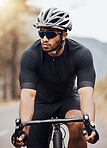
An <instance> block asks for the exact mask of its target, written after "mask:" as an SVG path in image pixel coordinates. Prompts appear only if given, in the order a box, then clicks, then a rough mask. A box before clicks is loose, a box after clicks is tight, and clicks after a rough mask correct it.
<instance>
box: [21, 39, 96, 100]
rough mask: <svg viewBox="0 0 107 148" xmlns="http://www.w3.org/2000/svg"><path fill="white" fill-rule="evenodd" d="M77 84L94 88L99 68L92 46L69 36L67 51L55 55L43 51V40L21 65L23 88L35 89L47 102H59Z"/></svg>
mask: <svg viewBox="0 0 107 148" xmlns="http://www.w3.org/2000/svg"><path fill="white" fill-rule="evenodd" d="M76 76H77V87H78V89H79V88H81V87H87V86H89V87H94V83H95V70H94V66H93V59H92V55H91V52H90V50H89V49H87V48H86V47H84V46H83V45H81V44H80V43H78V42H76V41H74V40H72V39H68V38H66V40H65V48H64V51H63V53H62V54H61V55H60V56H58V57H51V56H50V55H49V54H48V53H47V52H45V51H43V50H42V46H41V41H40V40H37V41H36V42H34V43H32V44H31V45H30V46H29V47H28V48H27V49H26V50H25V51H24V52H23V55H22V59H21V66H20V75H19V78H20V85H21V89H23V88H28V89H35V90H36V91H37V96H39V98H41V99H42V100H45V101H46V102H56V101H58V100H60V99H62V98H64V96H66V95H67V94H69V93H72V91H73V90H74V88H75V79H76Z"/></svg>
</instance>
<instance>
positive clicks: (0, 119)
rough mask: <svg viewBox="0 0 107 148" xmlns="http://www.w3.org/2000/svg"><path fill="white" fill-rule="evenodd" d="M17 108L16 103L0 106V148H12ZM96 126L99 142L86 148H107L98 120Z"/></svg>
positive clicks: (103, 129) (102, 127)
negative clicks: (11, 140)
mask: <svg viewBox="0 0 107 148" xmlns="http://www.w3.org/2000/svg"><path fill="white" fill-rule="evenodd" d="M18 106H19V103H18V102H17V103H14V104H9V105H8V106H7V105H6V106H4V107H3V106H2V107H1V106H0V148H13V145H12V144H11V142H10V139H11V135H12V132H13V131H14V127H15V124H14V120H15V118H16V117H18ZM96 124H97V129H98V131H99V134H100V140H99V142H98V143H96V144H94V145H92V144H89V145H88V148H107V131H106V129H105V128H104V126H103V124H102V123H101V121H100V120H99V119H98V118H97V119H96ZM67 139H68V134H67V137H66V140H65V143H67Z"/></svg>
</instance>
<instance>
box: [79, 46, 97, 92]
mask: <svg viewBox="0 0 107 148" xmlns="http://www.w3.org/2000/svg"><path fill="white" fill-rule="evenodd" d="M77 63H78V64H77V86H78V89H79V88H81V87H88V86H89V87H93V88H94V84H95V69H94V65H93V58H92V54H91V52H90V50H88V49H86V48H85V49H84V50H82V51H81V52H80V53H79V55H78V60H77Z"/></svg>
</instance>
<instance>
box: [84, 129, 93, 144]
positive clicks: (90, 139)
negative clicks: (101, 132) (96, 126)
mask: <svg viewBox="0 0 107 148" xmlns="http://www.w3.org/2000/svg"><path fill="white" fill-rule="evenodd" d="M83 135H84V136H85V139H86V140H87V141H88V142H89V143H93V141H94V137H95V135H96V133H95V132H94V131H93V132H92V133H91V135H90V136H88V133H87V131H86V130H84V131H83Z"/></svg>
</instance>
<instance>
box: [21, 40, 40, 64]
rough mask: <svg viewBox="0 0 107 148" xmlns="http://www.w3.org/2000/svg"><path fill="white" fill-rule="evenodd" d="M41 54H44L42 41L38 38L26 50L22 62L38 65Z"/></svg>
mask: <svg viewBox="0 0 107 148" xmlns="http://www.w3.org/2000/svg"><path fill="white" fill-rule="evenodd" d="M41 54H42V47H41V42H40V40H37V41H35V42H34V43H32V44H31V45H29V46H28V47H27V48H26V49H25V50H24V52H23V54H22V57H21V64H24V65H27V64H28V65H32V64H34V65H37V64H38V63H39V62H40V59H41Z"/></svg>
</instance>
